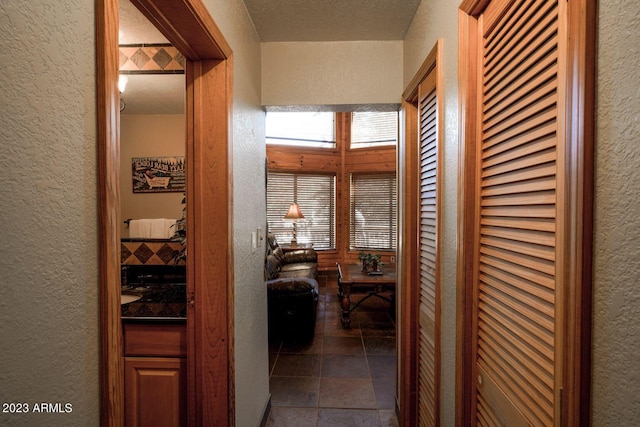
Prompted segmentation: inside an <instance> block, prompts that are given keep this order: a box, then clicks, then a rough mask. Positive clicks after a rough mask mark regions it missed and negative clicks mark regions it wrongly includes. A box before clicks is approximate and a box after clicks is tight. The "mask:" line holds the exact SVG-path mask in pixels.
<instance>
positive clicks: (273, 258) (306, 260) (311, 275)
mask: <svg viewBox="0 0 640 427" xmlns="http://www.w3.org/2000/svg"><path fill="white" fill-rule="evenodd" d="M267 244H268V248H267V256H266V259H265V276H266V279H267V301H268V313H269V341H270V342H277V341H280V340H282V341H311V340H312V339H313V336H314V333H315V325H316V308H317V305H318V297H319V292H318V281H317V280H316V278H317V275H318V255H317V253H316V251H314V250H313V249H299V250H294V251H287V252H284V251H283V250H282V248H281V247H280V246H279V245H278V242H277V240H276V238H275V236H273V235H272V234H270V233H269V234H268V235H267Z"/></svg>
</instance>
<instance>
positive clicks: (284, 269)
mask: <svg viewBox="0 0 640 427" xmlns="http://www.w3.org/2000/svg"><path fill="white" fill-rule="evenodd" d="M317 275H318V264H317V263H315V262H297V263H295V264H283V265H282V266H281V268H280V271H279V273H278V277H309V278H311V279H315V278H316V277H317Z"/></svg>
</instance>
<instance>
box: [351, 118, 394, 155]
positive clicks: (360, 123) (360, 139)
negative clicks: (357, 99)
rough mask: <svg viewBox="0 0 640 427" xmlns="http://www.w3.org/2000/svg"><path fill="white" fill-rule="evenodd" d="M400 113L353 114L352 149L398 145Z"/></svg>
mask: <svg viewBox="0 0 640 427" xmlns="http://www.w3.org/2000/svg"><path fill="white" fill-rule="evenodd" d="M397 143H398V112H397V111H391V112H373V111H368V112H355V113H351V148H367V147H379V146H383V145H397Z"/></svg>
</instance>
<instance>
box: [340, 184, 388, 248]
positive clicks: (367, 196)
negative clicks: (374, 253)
mask: <svg viewBox="0 0 640 427" xmlns="http://www.w3.org/2000/svg"><path fill="white" fill-rule="evenodd" d="M396 217H397V190H396V175H395V173H376V174H352V175H351V209H350V247H351V249H373V250H395V249H396V242H397V238H396V228H397V227H396V224H397V219H396Z"/></svg>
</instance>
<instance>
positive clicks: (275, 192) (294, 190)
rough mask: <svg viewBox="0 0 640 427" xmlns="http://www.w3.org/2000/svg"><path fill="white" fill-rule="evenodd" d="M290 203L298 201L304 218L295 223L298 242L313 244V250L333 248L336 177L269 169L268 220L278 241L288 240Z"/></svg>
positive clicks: (290, 233) (289, 236)
mask: <svg viewBox="0 0 640 427" xmlns="http://www.w3.org/2000/svg"><path fill="white" fill-rule="evenodd" d="M291 203H297V204H298V205H299V206H300V210H301V211H302V214H303V215H304V217H305V219H304V220H303V221H301V222H298V223H297V225H296V227H297V239H298V243H299V244H301V243H313V248H314V249H316V250H322V249H335V247H336V243H335V242H336V238H335V233H336V221H335V216H336V213H335V210H336V209H335V206H336V177H335V175H313V174H293V173H277V172H269V175H268V180H267V222H268V224H269V231H270V232H271V233H273V234H274V235H275V236H276V239H278V242H279V243H288V242H290V241H291V237H292V230H293V224H292V223H291V222H287V221H284V219H283V218H284V216H285V214H286V213H287V210H288V209H289V205H290V204H291Z"/></svg>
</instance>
